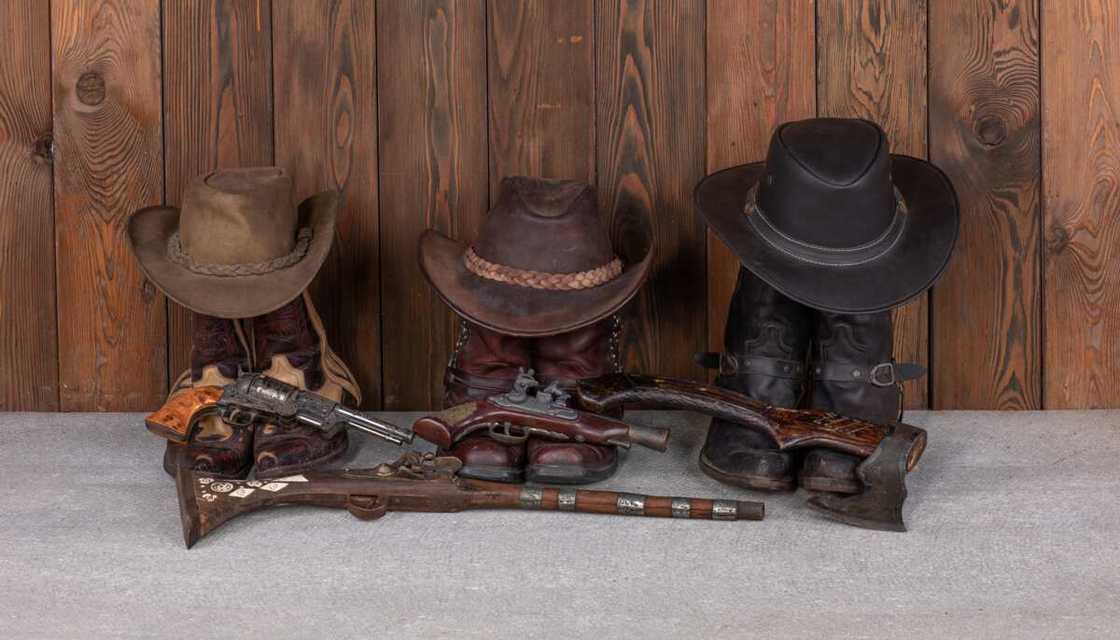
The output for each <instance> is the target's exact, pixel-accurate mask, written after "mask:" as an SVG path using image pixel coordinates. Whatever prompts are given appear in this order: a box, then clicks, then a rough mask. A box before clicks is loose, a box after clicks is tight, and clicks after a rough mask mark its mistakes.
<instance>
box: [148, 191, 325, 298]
mask: <svg viewBox="0 0 1120 640" xmlns="http://www.w3.org/2000/svg"><path fill="white" fill-rule="evenodd" d="M337 216H338V194H337V193H336V192H334V191H323V192H321V193H318V194H315V195H313V196H311V197H310V198H308V199H306V200H304V201H303V202H302V203H300V205H299V226H300V227H301V228H302V227H310V228H311V242H310V244H309V245H308V248H307V253H306V254H305V255H304V257H303V258H302V259H301V260H300V261H299V262H297V263H295V264H293V265H291V266H289V267H285V268H282V269H277V270H275V271H271V272H269V273H263V274H259V275H245V276H214V275H207V274H202V273H196V272H194V271H191V270H190V269H188V268H186V267H185V266H183V265H181V264H179V263H177V262H173V261H172V260H171V259H170V258H168V256H167V241H168V239H169V238H170V237H171V234H173V233H174V232H175V231H176V230H177V229H178V228H179V210H178V209H177V208H175V207H159V206H157V207H148V208H145V209H140V210H139V211H136V212H135V213H133V214H132V216H131V217H129V220H128V238H129V244H130V246H131V247H132V253H133V255H135V256H136V260H137V261H138V262H139V263H140V268H141V269H142V270H143V271H144V274H145V275H146V276H147V277H148V279H149V280H151V281H152V283H153V284H155V285H156V286H157V287H158V288H159V289H160V290H161V291H163V292H164V293H165V294H167V297H169V298H171V299H172V300H174V301H175V302H178V303H179V304H181V305H183V306H184V307H187V308H188V309H190V310H192V311H196V312H198V313H202V314H206V315H210V316H217V317H219V318H251V317H254V316H259V315H262V314H265V313H268V312H270V311H275V310H276V309H279V308H280V307H282V306H284V305H285V304H287V303H289V302H291V301H292V300H294V299H295V298H296V296H298V295H299V294H300V293H301V292H302V291H303V290H304V289H306V288H307V285H309V284H310V283H311V280H312V279H314V278H315V274H316V273H318V272H319V268H320V267H322V266H323V261H324V260H326V258H327V254H329V253H330V249H331V243H332V241H333V240H334V229H335V219H336V218H337Z"/></svg>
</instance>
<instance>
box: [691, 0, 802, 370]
mask: <svg viewBox="0 0 1120 640" xmlns="http://www.w3.org/2000/svg"><path fill="white" fill-rule="evenodd" d="M814 23H815V7H814V2H813V0H758V1H756V2H741V1H739V0H708V52H707V69H708V72H707V94H708V134H707V141H708V143H707V146H708V172H709V173H712V172H715V171H719V170H720V169H725V168H727V167H730V166H734V165H738V164H744V163H747V162H754V161H757V160H762V159H764V158H765V157H766V148H767V146H768V145H769V144H770V134H771V133H773V131H774V128H775V127H776V126H777V125H779V124H781V123H782V122H786V121H789V120H798V119H801V118H811V117H813V115H814V114H815V113H816V103H817V100H816V81H815V76H814V62H813V61H814V59H815V55H816V54H815V51H816V36H815V34H814V32H815V28H814ZM738 273H739V260H738V258H736V257H735V255H734V254H733V253H731V250H730V249H728V248H727V247H726V246H725V245H724V244H723V243H722V242H720V240H719V238H717V237H716V236H715V234H713V233H709V234H708V346H709V348H711V349H713V350H717V351H720V350H722V349H723V328H724V324H725V323H726V321H727V305H728V303H729V302H730V300H731V294H732V292H734V290H735V279H736V277H737V276H738Z"/></svg>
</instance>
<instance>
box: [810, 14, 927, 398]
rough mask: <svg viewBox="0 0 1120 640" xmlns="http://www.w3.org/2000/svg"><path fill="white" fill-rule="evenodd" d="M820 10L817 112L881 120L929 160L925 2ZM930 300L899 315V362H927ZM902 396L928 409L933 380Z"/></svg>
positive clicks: (908, 148) (897, 141)
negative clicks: (927, 149)
mask: <svg viewBox="0 0 1120 640" xmlns="http://www.w3.org/2000/svg"><path fill="white" fill-rule="evenodd" d="M817 11H818V16H817V112H818V114H819V115H821V116H822V117H824V116H835V117H841V118H866V119H868V120H872V121H874V122H877V123H878V124H879V126H881V127H883V130H884V131H886V132H887V137H888V138H889V139H890V144H891V152H892V153H904V154H906V155H911V156H915V157H918V158H925V157H926V126H927V124H928V123H927V119H926V2H925V0H857V1H852V0H822V1H821V2H820V3H819V4H818V5H817ZM928 299H929V296H928V295H927V294H922V295H921V296H920V297H918V298H916V299H914V300H912V301H910V302H908V303H906V304H905V305H903V306H901V307H899V308H897V309H895V310H894V312H893V314H894V354H895V358H897V359H898V360H899V361H900V362H917V363H919V364H921V365H922V366H924V367H928V366H929V306H928ZM930 375H932V374H930ZM904 397H905V401H906V408H909V409H919V408H923V407H927V406H928V402H929V378H922V379H920V380H911V381H909V382H907V383H906V384H905V388H904Z"/></svg>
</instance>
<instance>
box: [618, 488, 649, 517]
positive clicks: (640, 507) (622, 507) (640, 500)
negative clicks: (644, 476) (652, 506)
mask: <svg viewBox="0 0 1120 640" xmlns="http://www.w3.org/2000/svg"><path fill="white" fill-rule="evenodd" d="M616 506H617V508H618V513H620V514H622V515H626V516H642V515H645V513H646V497H645V496H639V495H637V494H633V493H620V494H618V502H617V503H616Z"/></svg>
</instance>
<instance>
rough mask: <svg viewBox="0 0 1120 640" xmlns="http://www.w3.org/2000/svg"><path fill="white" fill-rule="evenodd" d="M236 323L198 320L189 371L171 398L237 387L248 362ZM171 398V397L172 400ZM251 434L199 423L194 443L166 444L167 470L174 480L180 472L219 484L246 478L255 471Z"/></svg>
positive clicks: (215, 421)
mask: <svg viewBox="0 0 1120 640" xmlns="http://www.w3.org/2000/svg"><path fill="white" fill-rule="evenodd" d="M235 322H236V321H234V320H227V319H224V318H215V317H213V316H205V315H202V314H199V313H196V314H194V319H193V322H192V325H193V326H192V333H191V368H190V371H186V372H184V373H183V375H181V376H180V377H179V380H178V381H177V382H176V383H175V385H174V386H173V388H172V390H171V394H170V396H174V395H175V394H177V393H179V392H180V391H183V390H184V389H189V388H191V387H193V386H205V385H217V386H222V385H226V384H228V383H230V382H233V380H234V379H235V378H237V374H238V372H239V371H240V370H241V369H248V368H249V358H248V355H247V353H246V349H245V347H244V346H243V343H242V340H241V337H239V336H238V335H237V327H236V325H235ZM170 396H169V397H170ZM252 448H253V429H252V428H251V427H238V426H234V425H231V424H228V423H226V422H224V421H223V420H222V419H221V418H219V417H218V416H207V417H205V418H203V419H201V420H200V421H199V424H198V426H197V427H196V430H195V432H194V434H193V435H192V436H191V440H190V442H188V443H187V444H175V443H172V442H168V443H167V450H166V451H165V452H164V454H163V469H164V471H166V472H167V473H169V474H170V475H172V476H174V475H175V473H176V471H177V470H178V469H179V468H180V467H186V468H188V469H192V470H194V471H200V472H206V473H208V474H210V475H211V476H213V477H215V478H237V479H240V478H244V477H245V476H247V475H248V474H249V469H250V468H252V466H253V459H252V456H251V452H252Z"/></svg>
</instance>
